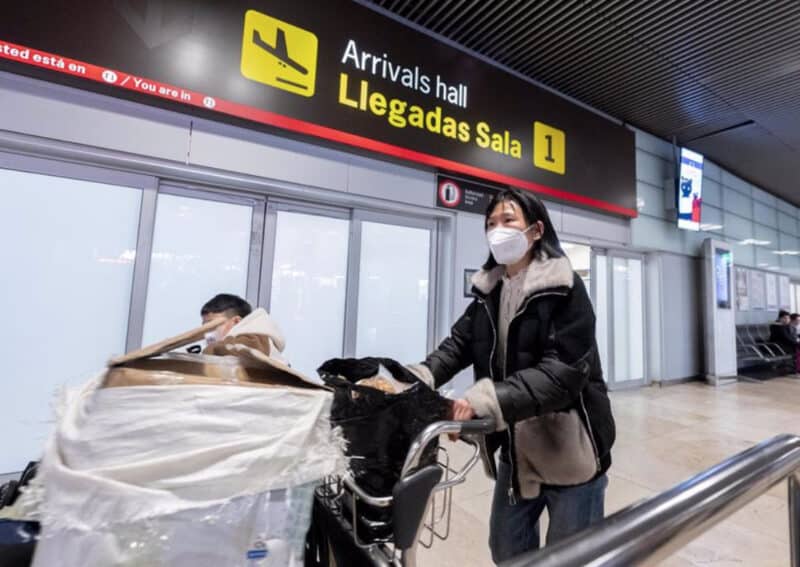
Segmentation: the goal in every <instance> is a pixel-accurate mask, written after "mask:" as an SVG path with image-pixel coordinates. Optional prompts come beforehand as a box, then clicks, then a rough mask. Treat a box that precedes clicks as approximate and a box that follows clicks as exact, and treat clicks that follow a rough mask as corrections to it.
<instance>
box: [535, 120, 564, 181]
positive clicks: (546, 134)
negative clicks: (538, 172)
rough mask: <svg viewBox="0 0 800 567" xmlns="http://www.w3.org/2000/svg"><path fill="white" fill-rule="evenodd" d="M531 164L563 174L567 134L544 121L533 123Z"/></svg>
mask: <svg viewBox="0 0 800 567" xmlns="http://www.w3.org/2000/svg"><path fill="white" fill-rule="evenodd" d="M533 165H534V166H536V167H538V168H539V169H545V170H547V171H552V172H553V173H558V174H559V175H564V173H566V171H567V136H566V134H565V133H564V131H563V130H559V129H558V128H553V127H552V126H549V125H547V124H545V123H544V122H534V123H533Z"/></svg>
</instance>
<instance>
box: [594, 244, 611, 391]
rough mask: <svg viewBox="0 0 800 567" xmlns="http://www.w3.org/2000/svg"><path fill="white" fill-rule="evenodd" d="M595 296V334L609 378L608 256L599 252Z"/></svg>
mask: <svg viewBox="0 0 800 567" xmlns="http://www.w3.org/2000/svg"><path fill="white" fill-rule="evenodd" d="M595 270H596V272H597V273H595V274H593V277H594V278H595V297H594V311H595V316H596V317H597V324H596V326H595V334H596V336H597V349H598V350H599V351H600V363H601V364H602V366H603V378H605V380H606V381H608V379H609V375H608V373H609V372H611V367H610V366H609V365H608V256H605V255H603V254H598V255H597V256H596V257H595Z"/></svg>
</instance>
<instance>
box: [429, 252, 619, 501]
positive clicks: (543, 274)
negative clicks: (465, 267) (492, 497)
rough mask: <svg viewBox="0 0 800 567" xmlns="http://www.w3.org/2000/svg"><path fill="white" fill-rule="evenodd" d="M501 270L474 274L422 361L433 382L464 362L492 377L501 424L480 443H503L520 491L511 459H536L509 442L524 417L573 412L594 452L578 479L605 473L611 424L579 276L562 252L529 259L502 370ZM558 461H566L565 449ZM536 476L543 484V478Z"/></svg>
mask: <svg viewBox="0 0 800 567" xmlns="http://www.w3.org/2000/svg"><path fill="white" fill-rule="evenodd" d="M502 274H503V268H502V267H499V268H495V269H494V270H492V271H490V272H486V271H482V272H479V273H478V274H477V275H476V277H475V279H474V280H473V283H475V287H474V288H473V293H474V295H475V300H474V301H473V302H472V304H470V306H469V307H468V308H467V310H466V312H465V313H464V315H463V316H462V317H461V319H459V320H458V322H457V323H456V324H455V325H454V326H453V329H452V333H451V336H450V337H448V338H447V339H445V340H444V341H443V342H442V344H441V345H440V346H439V348H438V349H437V350H436V351H435V352H433V353H432V354H430V356H428V358H427V359H426V361H425V363H424V364H425V366H427V367H428V369H430V371H431V373H432V375H433V378H434V381H435V385H436V386H437V387H438V386H440V385H442V384H444V383H446V382H448V381H449V380H450V379H452V378H453V376H455V375H456V374H457V373H458V372H460V371H461V370H463V369H464V368H466V367H468V366H470V365H472V366H473V367H474V372H475V379H476V380H479V381H480V382H485V384H484V385H487V384H488V385H489V387H490V389H491V386H492V384H491V383H488V381H483V380H481V379H483V378H491V379H492V380H493V386H494V392H493V394H494V395H496V398H494V402H493V403H495V404H497V405H499V410H500V411H501V412H502V418H503V419H504V420H505V422H506V423H507V424H508V430H507V431H506V432H500V433H495V434H493V435H492V436H490V437H489V439H488V440H487V446H488V449H489V454H494V452H495V451H496V450H497V448H498V447H500V446H501V445H503V446H505V447H506V448H507V449H508V455H509V456H510V457H511V462H512V466H514V468H515V471H516V472H517V476H516V477H515V479H514V481H515V490H516V491H517V494H522V495H523V496H524V495H525V494H524V493H525V491H524V490H523V491H522V492H521V493H520V492H519V490H518V487H519V485H520V482H524V479H522V477H523V475H524V472H520V467H518V464H519V463H517V462H516V461H519V460H526V461H528V460H531V462H535V460H536V458H537V455H526V451H529V448H528V447H524V446H520V447H515V446H514V444H515V441H516V439H515V438H516V437H517V436H520V429H519V424H520V423H521V422H526V421H527V422H531V421H536V420H532V419H531V418H541V417H542V416H544V418H546V417H548V416H549V415H551V414H559V415H565V414H567V413H570V412H571V413H572V415H575V414H577V416H579V417H580V422H581V423H582V424H583V426H584V427H585V428H586V432H588V434H589V438H590V439H591V444H592V448H593V449H594V457H595V458H596V467H595V468H593V469H592V470H590V471H589V475H590V477H589V478H586V479H585V480H590V479H591V475H592V473H595V476H597V475H600V474H603V473H605V471H606V470H608V468H609V466H610V465H611V455H610V451H611V446H612V445H613V443H614V439H615V426H614V418H613V416H612V413H611V405H610V402H609V399H608V395H607V389H606V385H605V382H604V380H603V371H602V368H601V364H600V358H599V354H598V350H597V344H596V341H595V316H594V311H593V309H592V305H591V302H590V300H589V296H588V294H587V292H586V288H585V286H584V284H583V281H582V280H581V279H580V277H579V276H578V275H577V274H575V273H574V272H573V271H572V267H571V265H570V264H569V261H568V260H567V259H566V258H553V259H549V260H545V261H543V262H541V261H534V264H533V265H532V266H531V267H530V268H529V270H528V273H527V275H526V281H525V297H526V299H525V300H524V301H523V303H522V307H520V309H519V311H518V312H517V315H516V316H515V317H514V318H513V320H512V321H511V323H510V324H509V329H508V338H507V349H506V352H507V355H506V369H505V372H504V370H503V369H502V368H500V364H501V362H500V360H501V357H499V356H498V353H497V352H496V345H497V336H496V335H497V332H496V329H497V321H498V309H499V303H500V293H501V288H502V285H503V284H502ZM480 382H479V383H478V384H476V386H478V385H479V384H480ZM473 388H474V387H473ZM484 390H485V388H484ZM468 394H469V393H468ZM467 398H468V399H470V398H469V395H468V396H467ZM474 405H475V404H473V406H474ZM479 415H480V414H479ZM581 434H583V432H581ZM524 437H525V439H530V438H531V437H530V435H528V436H524ZM528 457H530V459H529V458H528ZM565 461H566V462H568V461H569V456H568V455H567V456H566V458H565ZM489 465H490V467H492V470H493V472H494V459H489ZM566 466H569V465H566ZM523 468H524V464H523ZM534 468H536V467H535V466H534ZM520 479H522V481H520ZM543 483H544V484H549V483H548V482H547V480H546V477H545V480H544V481H543ZM556 484H561V483H556ZM567 484H576V483H574V482H573V483H569V482H568V483H567Z"/></svg>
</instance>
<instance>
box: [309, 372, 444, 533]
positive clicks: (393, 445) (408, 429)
mask: <svg viewBox="0 0 800 567" xmlns="http://www.w3.org/2000/svg"><path fill="white" fill-rule="evenodd" d="M381 366H383V367H384V368H386V369H387V370H388V371H389V372H391V374H392V377H393V378H394V379H395V380H397V381H399V382H404V383H406V384H411V386H410V387H409V388H408V389H406V390H404V391H403V392H400V393H387V392H384V391H382V390H378V389H375V388H371V387H369V386H361V385H357V384H356V382H358V381H359V380H362V379H365V378H372V377H374V376H376V375H377V374H378V372H379V368H380V367H381ZM318 372H319V374H320V376H321V377H322V379H323V381H325V383H326V384H328V385H329V386H331V387H333V389H334V394H333V405H332V407H331V424H332V425H333V426H334V427H340V428H341V429H342V433H343V435H344V438H345V439H346V440H347V456H348V457H349V458H350V470H351V472H352V474H353V479H354V480H355V481H356V483H357V484H358V485H359V486H360V487H361V488H362V489H363V490H365V491H366V492H367V493H369V494H371V495H372V496H391V494H392V489H393V488H394V485H395V483H396V482H397V481H398V480H399V479H400V474H401V472H402V469H403V464H404V463H405V460H406V456H407V455H408V450H409V448H410V446H411V443H412V442H413V441H414V439H415V438H416V437H417V435H419V434H420V433H421V432H422V431H423V430H424V429H425V428H426V427H427V426H428V425H430V424H431V423H434V422H436V421H442V420H446V419H449V418H450V416H451V412H452V409H451V407H452V402H451V401H450V400H448V399H446V398H444V397H442V396H440V395H439V393H438V392H437V391H436V390H432V389H430V388H429V387H428V386H426V385H425V384H423V383H422V382H420V381H419V379H418V378H417V377H416V376H414V374H412V373H411V372H410V371H409V370H408V369H406V368H405V367H404V366H403V365H401V364H400V363H398V362H397V361H394V360H391V359H388V358H362V359H352V358H351V359H333V360H329V361H328V362H326V363H325V364H323V365H322V366H321V367H320V368H319V369H318ZM437 453H438V445H437V444H436V443H432V444H431V445H430V446H429V448H428V449H427V450H426V452H425V453H423V455H422V458H421V459H420V464H419V466H420V467H423V466H426V465H430V464H434V463H436V461H437ZM358 512H359V516H363V517H364V518H366V519H368V520H373V521H374V520H378V521H385V522H388V519H387V518H390V517H391V513H390V511H389V510H388V509H383V510H377V509H374V510H369V509H368V507H366V506H364V509H361V508H359V510H358ZM364 531H366V532H367V536H368V537H367V539H373V540H374V539H380V538H383V537H386V535H387V534H386V530H380V529H370V530H364ZM359 533H360V535H361V534H362V531H360V532H359Z"/></svg>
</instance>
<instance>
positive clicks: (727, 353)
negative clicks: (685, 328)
mask: <svg viewBox="0 0 800 567" xmlns="http://www.w3.org/2000/svg"><path fill="white" fill-rule="evenodd" d="M732 276H733V251H732V249H731V246H730V244H728V243H726V242H722V241H719V240H714V239H711V238H707V239H706V241H705V242H704V243H703V296H702V297H703V299H704V304H705V306H704V310H703V311H704V323H705V333H704V337H705V353H706V365H705V376H706V381H707V382H708V383H709V384H712V385H714V386H719V385H721V384H725V383H730V382H732V381H735V380H736V377H737V374H738V372H737V357H736V302H735V301H734V299H733V284H732Z"/></svg>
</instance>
